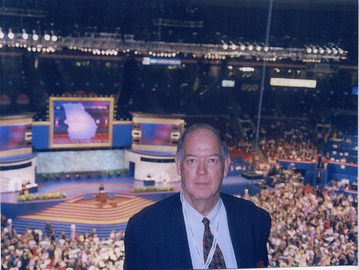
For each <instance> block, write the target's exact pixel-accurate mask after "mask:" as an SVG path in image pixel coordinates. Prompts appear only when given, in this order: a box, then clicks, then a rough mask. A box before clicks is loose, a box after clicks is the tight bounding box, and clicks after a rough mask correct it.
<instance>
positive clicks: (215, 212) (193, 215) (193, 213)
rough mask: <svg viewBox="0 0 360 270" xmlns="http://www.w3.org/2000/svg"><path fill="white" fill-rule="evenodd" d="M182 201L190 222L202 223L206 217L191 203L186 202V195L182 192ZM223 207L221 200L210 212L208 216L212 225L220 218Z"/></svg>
mask: <svg viewBox="0 0 360 270" xmlns="http://www.w3.org/2000/svg"><path fill="white" fill-rule="evenodd" d="M180 199H181V203H182V207H183V208H184V209H185V212H186V213H187V216H188V219H189V221H190V222H199V221H200V222H202V220H203V218H204V216H203V215H202V214H200V213H199V212H198V211H197V210H196V209H194V208H193V207H192V206H191V205H190V204H189V202H188V201H187V200H186V198H185V196H184V193H183V192H182V191H180ZM222 205H223V202H222V200H221V198H220V199H219V201H218V202H217V204H216V205H215V207H214V208H213V209H212V210H211V211H210V213H209V214H208V215H207V216H206V217H207V218H208V219H209V220H210V224H214V223H215V221H217V219H218V218H219V213H220V209H221V207H222Z"/></svg>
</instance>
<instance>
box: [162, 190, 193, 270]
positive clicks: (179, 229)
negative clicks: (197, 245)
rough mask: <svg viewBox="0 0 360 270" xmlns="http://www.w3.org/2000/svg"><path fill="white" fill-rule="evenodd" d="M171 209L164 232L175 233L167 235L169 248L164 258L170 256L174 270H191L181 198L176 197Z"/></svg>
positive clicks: (166, 241) (165, 222)
mask: <svg viewBox="0 0 360 270" xmlns="http://www.w3.org/2000/svg"><path fill="white" fill-rule="evenodd" d="M169 209H171V211H169V213H168V219H166V220H165V221H164V224H165V226H164V230H168V231H173V232H174V233H166V236H167V238H166V239H164V241H165V243H166V244H167V247H168V248H167V250H165V254H164V256H169V257H168V258H169V260H171V262H172V265H173V267H174V268H182V269H191V268H192V262H191V255H190V249H189V245H188V239H187V234H186V228H185V222H184V217H183V212H182V206H181V201H180V196H175V200H174V201H173V205H172V206H171V207H169ZM169 228H172V229H171V230H170V229H169Z"/></svg>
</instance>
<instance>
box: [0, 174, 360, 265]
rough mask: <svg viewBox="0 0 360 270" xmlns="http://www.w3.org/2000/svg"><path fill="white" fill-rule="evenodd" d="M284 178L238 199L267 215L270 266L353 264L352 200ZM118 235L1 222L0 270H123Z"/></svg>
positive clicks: (355, 247) (354, 219) (354, 228)
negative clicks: (71, 232) (104, 236)
mask: <svg viewBox="0 0 360 270" xmlns="http://www.w3.org/2000/svg"><path fill="white" fill-rule="evenodd" d="M287 174H289V175H290V176H289V181H288V183H286V184H285V183H278V184H276V185H275V187H274V188H268V189H262V190H261V192H260V193H258V194H257V195H255V196H250V195H249V194H245V195H242V197H244V198H245V199H248V200H251V201H253V202H254V203H255V204H257V205H259V206H261V207H263V208H264V209H266V210H267V211H269V213H270V214H271V217H272V230H271V234H270V239H269V247H268V248H269V261H270V267H296V266H299V267H304V266H336V265H358V222H357V217H358V211H357V204H358V199H357V196H356V197H353V195H351V194H348V195H347V194H346V193H344V192H340V193H335V192H333V191H327V190H325V189H320V188H315V189H314V188H313V187H311V186H309V185H304V184H303V179H302V177H301V175H300V174H295V173H293V172H292V171H290V172H287ZM237 196H240V195H237ZM47 225H49V224H47ZM123 237H124V232H123V231H117V232H115V231H112V232H111V233H110V235H109V237H108V238H107V239H99V237H98V235H97V233H96V229H94V230H93V231H92V232H89V233H85V234H80V233H77V234H76V235H70V236H68V235H65V234H64V233H61V234H59V235H57V234H56V232H55V230H54V229H52V230H51V229H49V228H48V226H46V227H45V229H44V232H43V231H42V230H41V229H40V228H28V229H27V230H26V231H25V232H24V233H21V234H20V233H17V232H16V231H15V230H14V229H13V228H11V227H9V224H8V223H7V222H6V218H3V221H2V228H1V269H56V270H70V269H74V270H85V269H92V270H97V269H109V270H112V269H123V260H124V256H125V253H124V242H123Z"/></svg>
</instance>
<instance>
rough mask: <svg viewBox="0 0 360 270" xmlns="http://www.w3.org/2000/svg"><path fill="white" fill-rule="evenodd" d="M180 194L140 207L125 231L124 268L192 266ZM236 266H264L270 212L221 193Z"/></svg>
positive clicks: (266, 259) (178, 267)
mask: <svg viewBox="0 0 360 270" xmlns="http://www.w3.org/2000/svg"><path fill="white" fill-rule="evenodd" d="M179 194H180V193H177V194H175V195H172V196H170V197H168V198H166V199H164V200H162V201H160V202H158V203H156V204H153V205H151V206H149V207H146V208H144V209H143V210H142V211H140V212H139V213H137V214H136V215H134V216H133V217H132V218H130V220H129V222H128V224H127V228H126V231H125V262H124V269H125V270H135V269H192V268H193V267H192V262H191V256H190V251H189V246H188V239H187V234H186V228H185V222H184V217H183V213H182V206H181V201H180V195H179ZM221 198H222V200H223V203H224V206H225V208H226V212H227V217H228V223H229V231H230V236H231V240H232V244H233V247H234V252H235V257H236V261H237V265H238V268H255V267H267V266H268V256H267V246H266V244H267V241H268V238H269V233H270V226H271V220H270V215H269V214H268V212H266V211H265V210H263V209H261V208H259V207H257V206H255V204H254V203H252V202H250V201H248V200H244V199H239V198H236V197H234V196H230V195H227V194H224V193H222V194H221Z"/></svg>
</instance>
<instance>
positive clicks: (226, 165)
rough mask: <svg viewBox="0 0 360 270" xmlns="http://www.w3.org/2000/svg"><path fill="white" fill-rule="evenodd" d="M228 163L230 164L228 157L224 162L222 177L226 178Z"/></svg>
mask: <svg viewBox="0 0 360 270" xmlns="http://www.w3.org/2000/svg"><path fill="white" fill-rule="evenodd" d="M230 163H231V158H230V155H228V156H227V158H226V159H225V162H224V177H225V176H227V174H228V172H229V166H230Z"/></svg>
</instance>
